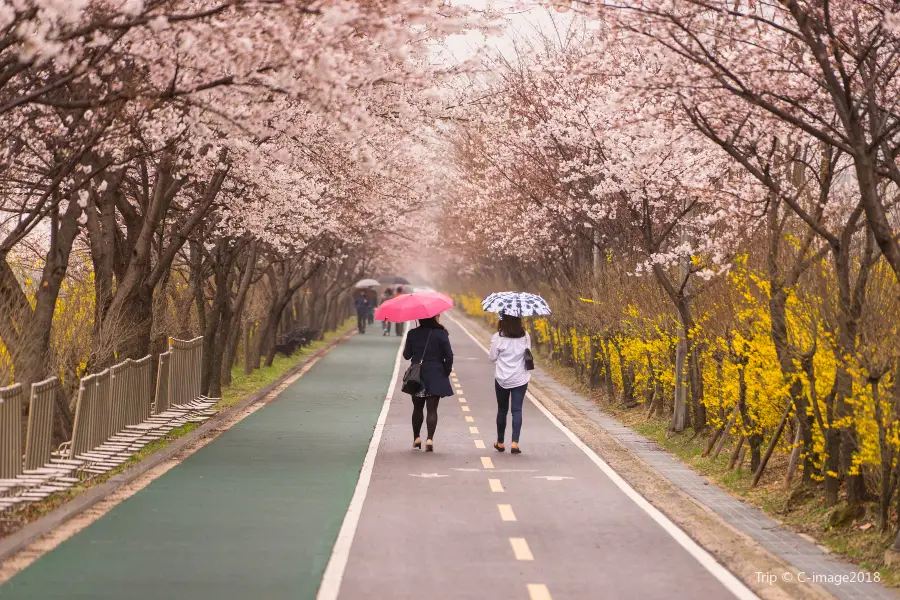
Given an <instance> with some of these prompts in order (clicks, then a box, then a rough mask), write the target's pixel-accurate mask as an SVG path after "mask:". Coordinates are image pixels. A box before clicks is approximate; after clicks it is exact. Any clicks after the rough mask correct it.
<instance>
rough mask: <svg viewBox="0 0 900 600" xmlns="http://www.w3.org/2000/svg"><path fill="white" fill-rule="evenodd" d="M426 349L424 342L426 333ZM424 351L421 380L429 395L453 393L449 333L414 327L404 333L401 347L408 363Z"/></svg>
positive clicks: (442, 396)
mask: <svg viewBox="0 0 900 600" xmlns="http://www.w3.org/2000/svg"><path fill="white" fill-rule="evenodd" d="M429 332H430V333H431V339H430V340H429V341H428V349H427V350H426V349H425V342H426V340H428V334H429ZM423 352H424V353H425V362H423V363H422V381H423V382H424V383H425V390H426V391H427V392H428V395H429V396H440V397H441V398H444V397H446V396H452V395H453V386H452V385H450V371H452V370H453V348H451V347H450V335H449V334H448V333H447V330H446V329H429V328H425V327H421V326H419V327H416V328H415V329H410V330H409V333H408V334H406V346H405V347H404V348H403V358H405V359H406V360H409V361H410V363H414V362H415V363H417V362H419V361H420V360H422V353H423Z"/></svg>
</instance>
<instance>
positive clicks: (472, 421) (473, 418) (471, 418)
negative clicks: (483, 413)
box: [466, 415, 475, 423]
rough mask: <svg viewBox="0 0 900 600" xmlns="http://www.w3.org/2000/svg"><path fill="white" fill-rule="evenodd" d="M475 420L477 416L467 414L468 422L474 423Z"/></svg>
mask: <svg viewBox="0 0 900 600" xmlns="http://www.w3.org/2000/svg"><path fill="white" fill-rule="evenodd" d="M474 422H475V417H470V416H469V415H466V423H474Z"/></svg>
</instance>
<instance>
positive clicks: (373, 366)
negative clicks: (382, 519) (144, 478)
mask: <svg viewBox="0 0 900 600" xmlns="http://www.w3.org/2000/svg"><path fill="white" fill-rule="evenodd" d="M379 333H380V331H372V332H371V333H370V334H369V335H356V336H353V337H352V338H351V339H350V340H349V341H347V342H345V343H344V344H341V345H339V346H337V347H336V348H335V349H333V350H332V351H331V352H330V353H328V354H327V355H325V356H324V357H323V358H322V359H321V360H320V361H319V362H318V363H316V364H315V365H314V366H313V367H312V368H311V369H310V370H309V371H308V372H307V373H306V374H305V375H304V376H303V377H301V378H300V379H298V380H297V381H296V382H294V383H293V384H292V385H291V386H289V387H288V388H287V389H286V390H285V391H284V392H282V393H281V394H280V395H279V396H278V397H277V398H276V399H275V400H274V401H273V402H271V403H269V404H267V405H266V406H264V407H263V408H262V409H260V410H257V411H255V412H253V413H251V414H250V415H248V416H247V417H246V418H245V419H243V420H242V421H240V422H238V423H237V424H235V425H234V426H233V427H232V428H231V429H229V430H227V431H225V432H223V433H222V434H221V435H220V436H219V437H218V438H216V439H215V440H213V441H212V442H210V443H209V444H207V445H206V446H203V447H202V448H200V449H199V450H198V451H197V452H196V453H194V454H193V455H191V456H189V457H188V458H187V459H185V460H184V461H183V462H182V463H180V464H179V465H177V466H176V467H174V468H173V469H171V470H169V471H168V472H166V473H165V474H163V475H162V476H160V477H159V478H158V479H155V480H154V481H152V482H151V483H150V484H149V485H148V486H147V487H145V488H144V489H142V490H141V491H139V492H138V493H136V494H134V495H133V496H131V497H130V498H128V499H127V500H125V501H123V502H122V503H121V504H119V505H117V506H116V507H114V508H113V509H112V510H111V511H110V512H108V513H107V514H106V515H104V516H103V517H101V518H100V519H98V520H97V521H96V522H94V523H93V524H91V525H90V526H88V527H87V528H85V529H84V530H82V531H81V532H79V533H78V534H76V535H75V536H73V537H72V538H70V539H68V540H66V541H64V542H63V543H62V544H60V545H59V546H58V547H57V548H55V549H54V550H52V551H50V552H49V553H47V554H45V555H44V556H42V557H41V558H39V559H38V560H37V561H35V563H34V564H32V565H31V566H30V567H28V568H27V569H25V570H24V571H22V572H21V573H19V574H18V575H16V576H15V577H13V578H12V579H10V580H9V581H8V582H7V583H6V584H4V585H3V586H2V587H0V598H2V599H4V600H5V599H11V600H13V599H20V598H21V599H25V598H27V599H35V600H37V599H40V600H50V599H57V598H59V599H62V598H65V599H77V598H85V599H87V598H90V599H92V600H104V599H110V600H112V599H116V600H119V599H121V598H129V599H132V600H143V599H147V600H150V599H153V600H156V599H159V598H179V599H198V600H199V599H207V598H209V599H213V598H214V599H216V600H230V599H235V600H238V599H239V600H245V599H247V598H265V599H272V600H276V599H281V598H291V599H303V598H310V599H311V598H314V597H315V595H316V590H317V588H318V586H319V583H320V581H321V578H322V573H323V571H324V569H325V566H326V564H327V562H328V559H329V556H330V554H331V550H332V546H333V545H334V541H335V538H336V537H337V534H338V531H339V529H340V527H341V523H342V521H343V519H344V515H345V513H346V510H347V506H348V505H349V503H350V499H351V497H352V495H353V492H354V489H355V487H356V483H357V480H358V478H359V472H360V468H361V465H362V463H363V460H364V458H365V456H366V451H367V449H368V446H369V442H370V440H371V437H372V433H373V430H374V427H375V423H376V421H377V420H378V415H379V413H380V412H381V409H382V405H383V402H384V399H385V393H386V391H387V389H388V386H389V384H390V380H391V376H392V373H393V369H394V364H395V361H396V358H397V350H398V346H399V340H400V338H397V337H382V336H381V335H378V334H379Z"/></svg>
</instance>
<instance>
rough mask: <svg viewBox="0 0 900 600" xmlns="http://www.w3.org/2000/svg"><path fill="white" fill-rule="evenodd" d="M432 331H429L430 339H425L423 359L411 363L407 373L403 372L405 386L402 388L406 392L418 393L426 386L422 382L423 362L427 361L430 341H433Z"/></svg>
mask: <svg viewBox="0 0 900 600" xmlns="http://www.w3.org/2000/svg"><path fill="white" fill-rule="evenodd" d="M431 333H432V332H431V331H429V332H428V339H426V340H425V349H424V350H422V360H420V361H419V362H417V363H413V364H411V365H409V368H407V369H406V373H404V374H403V386H402V387H401V388H400V389H401V390H402V391H403V393H404V394H418V393H419V392H421V391H422V388H424V387H425V384H424V383H422V363H423V362H425V353H426V352H427V351H428V342H430V341H431Z"/></svg>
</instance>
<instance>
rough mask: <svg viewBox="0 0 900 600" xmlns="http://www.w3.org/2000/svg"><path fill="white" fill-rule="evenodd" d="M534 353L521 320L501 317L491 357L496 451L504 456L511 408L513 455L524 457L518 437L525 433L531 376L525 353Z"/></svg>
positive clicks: (511, 450) (506, 316)
mask: <svg viewBox="0 0 900 600" xmlns="http://www.w3.org/2000/svg"><path fill="white" fill-rule="evenodd" d="M530 349H531V337H530V336H529V335H528V332H527V331H525V328H524V327H523V326H522V319H520V318H519V317H511V316H509V315H502V314H501V315H500V323H499V324H498V325H497V333H495V334H494V336H493V337H492V338H491V350H490V353H489V354H488V357H489V358H490V359H491V361H492V362H493V363H494V364H495V365H496V366H495V368H494V391H495V392H496V393H497V441H496V442H494V448H495V449H496V450H497V451H498V452H503V451H504V450H505V449H506V448H505V447H504V445H503V441H504V437H505V435H506V414H507V413H508V412H509V410H510V407H511V408H512V446H511V447H510V452H511V453H513V454H521V452H522V451H521V450H519V433H521V431H522V405H523V404H524V403H525V391H526V390H527V389H528V382H529V381H530V380H531V373H529V372H528V370H527V369H526V368H525V351H526V350H530Z"/></svg>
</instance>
